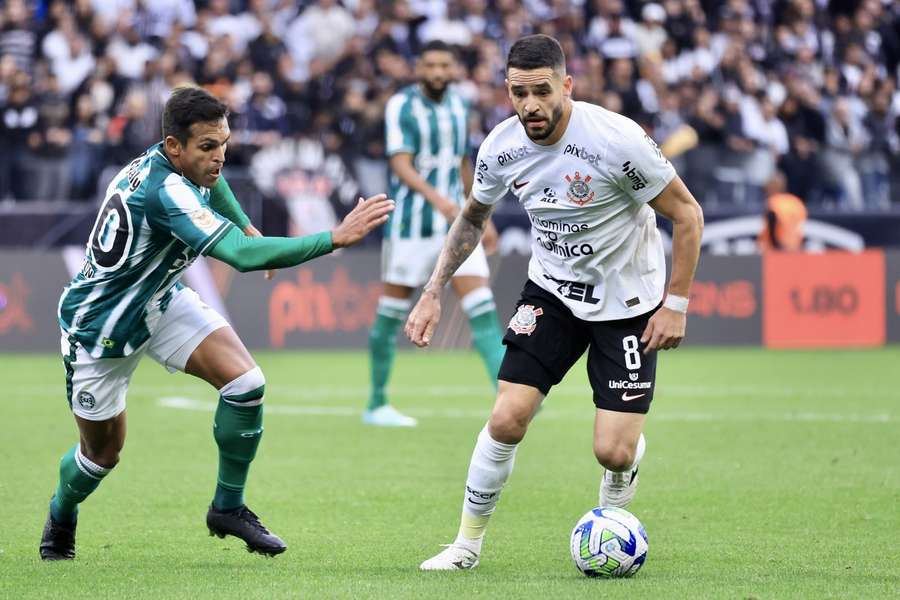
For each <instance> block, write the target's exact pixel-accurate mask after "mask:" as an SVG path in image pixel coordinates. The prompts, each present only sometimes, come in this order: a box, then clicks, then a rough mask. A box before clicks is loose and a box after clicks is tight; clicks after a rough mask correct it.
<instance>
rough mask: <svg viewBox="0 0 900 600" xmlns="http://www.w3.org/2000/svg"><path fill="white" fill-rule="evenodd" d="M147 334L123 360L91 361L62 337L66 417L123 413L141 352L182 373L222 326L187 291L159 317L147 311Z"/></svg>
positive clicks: (222, 321)
mask: <svg viewBox="0 0 900 600" xmlns="http://www.w3.org/2000/svg"><path fill="white" fill-rule="evenodd" d="M147 321H148V325H150V327H151V329H152V330H153V333H152V334H151V335H150V339H149V340H147V341H146V342H145V343H144V344H143V345H142V346H141V347H140V348H138V349H137V350H135V351H134V352H132V353H131V354H130V355H128V356H126V357H123V358H94V357H93V356H91V355H90V354H89V353H88V352H87V350H85V349H84V348H83V347H82V346H81V344H78V343H77V342H76V343H74V344H70V343H69V339H68V336H67V335H66V333H65V332H63V334H62V338H61V340H60V350H61V351H62V354H63V357H64V358H70V357H71V356H72V353H73V352H74V360H69V361H67V362H66V391H67V392H68V395H69V403H70V404H71V406H72V412H74V413H75V414H76V415H78V416H79V417H81V418H82V419H87V420H89V421H105V420H106V419H111V418H113V417H115V416H116V415H118V414H119V413H121V412H122V411H123V410H125V394H126V393H127V392H128V384H129V382H130V381H131V375H132V373H134V370H135V369H136V368H137V366H138V363H139V362H140V361H141V358H142V357H143V356H144V353H147V354H149V355H150V357H151V358H152V359H153V360H155V361H156V362H158V363H159V364H161V365H162V366H164V367H165V368H166V369H167V370H168V371H169V372H170V373H174V372H175V371H184V368H185V366H186V365H187V361H188V359H189V358H190V357H191V354H193V352H194V350H196V349H197V346H199V345H200V342H202V341H203V340H204V339H206V336H208V335H209V334H210V333H212V332H213V331H215V330H216V329H221V328H222V327H227V326H228V321H226V320H225V318H224V317H223V316H222V315H220V314H219V313H218V312H217V311H216V310H215V309H213V308H210V307H209V306H207V305H206V304H205V303H204V302H203V301H202V300H201V299H200V296H198V295H197V292H195V291H194V290H192V289H190V288H182V289H181V290H179V291H175V292H173V296H172V299H171V300H170V301H169V305H168V307H167V308H166V311H165V312H159V311H158V309H157V310H155V311H151V313H150V314H149V315H148V318H147Z"/></svg>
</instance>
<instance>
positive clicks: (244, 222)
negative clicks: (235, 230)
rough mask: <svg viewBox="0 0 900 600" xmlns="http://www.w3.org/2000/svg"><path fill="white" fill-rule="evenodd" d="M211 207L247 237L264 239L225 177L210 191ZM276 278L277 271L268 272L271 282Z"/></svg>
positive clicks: (267, 277)
mask: <svg viewBox="0 0 900 600" xmlns="http://www.w3.org/2000/svg"><path fill="white" fill-rule="evenodd" d="M209 205H210V206H211V207H212V209H213V210H215V211H216V212H217V213H219V214H220V215H222V216H223V217H225V218H226V219H228V220H229V221H231V222H232V223H234V224H235V225H237V226H238V227H239V228H240V229H241V231H243V232H244V235H246V236H247V237H263V234H262V233H260V231H259V229H257V228H256V227H254V226H253V224H252V223H251V222H250V217H248V216H247V213H245V212H244V209H242V208H241V205H240V203H239V202H238V200H237V198H235V196H234V192H233V191H231V186H230V185H228V182H227V181H225V178H224V177H219V180H218V181H217V182H216V185H215V186H213V188H212V189H211V190H210V191H209ZM274 276H275V271H272V270H267V271H266V279H269V280H271V279H272V278H273V277H274Z"/></svg>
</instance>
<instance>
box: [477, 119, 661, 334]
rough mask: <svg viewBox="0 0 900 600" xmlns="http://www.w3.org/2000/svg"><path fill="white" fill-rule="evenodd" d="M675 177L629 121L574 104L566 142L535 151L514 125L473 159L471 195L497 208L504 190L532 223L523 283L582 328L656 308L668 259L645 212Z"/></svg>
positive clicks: (494, 134)
mask: <svg viewBox="0 0 900 600" xmlns="http://www.w3.org/2000/svg"><path fill="white" fill-rule="evenodd" d="M674 177H675V169H674V168H673V167H672V165H671V163H669V161H668V160H666V158H665V157H664V156H663V155H662V152H660V150H659V148H658V147H657V145H656V144H655V143H654V141H653V140H652V139H651V138H650V137H649V136H648V135H646V134H645V133H644V130H643V129H641V127H640V126H639V125H638V124H637V123H635V122H634V121H632V120H631V119H629V118H627V117H624V116H622V115H619V114H617V113H614V112H611V111H608V110H606V109H604V108H601V107H599V106H595V105H593V104H589V103H587V102H572V116H571V118H570V120H569V123H568V126H567V127H566V132H565V134H563V136H562V139H560V140H559V142H557V143H556V144H553V145H552V146H541V145H539V144H536V143H534V142H532V141H531V139H529V137H528V135H526V133H525V129H524V127H522V125H521V123H520V122H519V119H518V117H516V116H513V117H510V118H509V119H507V120H505V121H503V122H502V123H500V124H499V125H497V127H495V128H494V130H493V131H491V133H490V134H489V135H488V136H487V138H486V139H485V141H484V143H483V144H482V145H481V148H480V149H479V151H478V159H477V164H476V169H475V183H474V185H473V187H472V194H473V196H474V198H475V200H477V201H478V202H481V203H483V204H494V203H496V202H498V201H500V200H501V199H502V198H503V197H504V196H505V195H506V192H507V190H510V191H512V193H513V194H514V195H515V196H516V197H517V198H518V199H519V202H520V203H521V204H522V205H523V206H524V207H525V210H526V211H527V212H528V218H529V220H530V221H531V233H532V242H531V261H530V262H529V265H528V277H529V278H530V279H531V280H532V281H533V282H534V283H536V284H538V285H539V286H541V287H542V288H544V289H545V290H547V291H548V292H550V293H552V294H554V295H555V296H556V297H558V298H559V299H560V300H562V301H563V302H564V303H565V305H566V306H568V307H569V309H570V310H571V311H572V314H574V315H575V316H576V317H578V318H581V319H584V320H587V321H610V320H614V319H626V318H629V317H634V316H637V315H640V314H643V313H645V312H647V311H649V310H651V309H652V308H654V307H655V306H656V305H657V304H659V303H660V302H661V301H662V298H663V292H664V288H665V281H666V265H665V254H664V251H663V245H662V239H661V238H660V235H659V231H658V230H657V229H656V213H655V212H654V211H653V209H651V208H650V207H649V206H647V202H649V201H651V200H653V199H654V198H655V197H656V196H657V195H659V193H660V192H661V191H662V190H663V188H665V187H666V185H668V183H669V182H670V181H672V179H673V178H674Z"/></svg>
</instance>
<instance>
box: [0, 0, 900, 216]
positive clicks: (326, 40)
mask: <svg viewBox="0 0 900 600" xmlns="http://www.w3.org/2000/svg"><path fill="white" fill-rule="evenodd" d="M535 32H541V33H546V34H549V35H553V36H555V37H557V38H558V39H559V40H560V43H561V44H562V46H563V48H564V49H565V52H566V55H567V67H568V69H569V71H570V72H571V73H572V74H573V75H575V77H576V81H577V85H576V88H575V90H574V97H575V98H576V99H579V100H586V101H589V102H596V103H599V104H601V105H603V106H606V107H607V108H610V109H612V110H616V111H619V112H623V113H625V114H627V115H628V116H630V117H632V118H634V119H636V120H637V121H638V122H639V123H640V124H641V125H642V126H643V127H644V128H645V129H646V130H647V132H648V134H650V135H651V136H653V137H654V138H655V139H656V140H657V141H658V142H660V143H661V144H662V145H663V147H664V148H665V149H666V152H667V154H669V155H670V156H671V158H672V159H673V160H675V161H676V162H678V163H679V164H678V168H679V173H681V175H682V177H683V178H684V179H685V180H686V181H687V182H688V183H689V185H690V186H691V189H692V191H694V193H695V194H696V195H697V197H698V199H699V200H700V201H701V202H703V203H706V204H710V203H714V202H718V203H719V205H720V206H722V207H723V208H729V207H730V208H734V207H743V208H744V209H746V210H753V211H756V210H759V208H760V206H761V202H762V200H763V198H764V194H763V185H764V184H765V182H766V181H767V180H768V179H769V177H770V176H771V175H772V173H773V169H774V168H775V165H776V164H777V165H778V167H779V168H780V169H782V170H783V171H784V173H785V177H786V186H787V189H788V190H789V191H790V192H791V193H793V194H794V195H796V196H798V197H800V198H803V200H804V201H806V202H809V203H810V204H811V205H814V206H818V205H820V204H822V203H823V202H824V203H825V204H829V205H833V206H834V207H835V208H838V209H845V208H846V209H848V210H850V209H853V210H859V209H861V208H865V209H868V210H884V209H888V208H891V207H892V206H897V205H896V204H894V203H892V202H891V198H893V197H897V196H898V189H900V175H898V172H900V154H898V153H900V148H898V143H897V122H898V121H897V115H898V114H900V94H898V93H897V90H896V77H897V76H898V70H897V69H898V64H900V5H897V3H896V2H894V3H891V2H888V1H886V0H852V1H849V0H841V1H840V2H837V1H835V2H825V1H824V0H818V1H817V0H775V1H774V2H768V1H764V0H719V1H713V0H641V1H636V0H627V1H626V0H524V1H519V0H494V1H492V2H483V1H481V0H454V1H452V2H445V1H442V0H397V1H396V2H383V1H378V0H304V1H303V2H296V1H292V0H203V1H202V2H190V1H184V0H70V1H64V0H44V1H42V2H37V1H35V0H7V1H6V2H5V3H3V4H2V9H0V111H2V114H3V115H7V116H9V119H10V120H9V122H8V123H6V122H5V123H4V124H3V128H2V130H0V132H2V134H3V138H2V139H0V142H2V143H0V154H2V157H8V158H5V160H3V164H2V166H0V196H3V197H9V196H13V197H15V198H24V197H31V196H33V194H34V191H35V190H34V189H32V190H20V189H13V188H14V187H16V186H17V185H18V186H19V187H21V185H20V183H21V182H22V181H24V180H22V179H21V178H19V179H16V178H15V177H13V176H12V175H11V174H12V173H13V172H14V171H16V170H17V169H20V168H33V167H34V165H29V160H31V159H30V158H25V157H26V155H27V156H30V155H28V154H27V153H26V154H21V153H20V154H18V155H16V154H15V153H14V151H13V149H15V148H18V147H19V146H20V145H21V144H23V143H24V144H25V146H26V147H27V146H28V144H27V139H28V138H29V137H30V133H32V132H34V133H39V132H38V131H37V130H38V129H40V130H41V131H42V132H43V133H39V136H40V135H43V134H48V133H50V131H49V129H48V130H46V131H45V130H44V123H45V121H42V124H41V125H40V126H39V125H38V124H37V122H36V121H34V122H32V123H31V124H30V125H26V123H27V119H25V118H24V117H26V116H27V115H28V114H31V111H29V110H28V108H29V107H31V108H34V109H35V110H36V109H37V106H36V104H35V100H34V99H33V98H34V97H39V98H40V100H39V103H40V104H41V106H44V107H45V109H47V108H48V107H49V106H50V104H45V102H48V101H49V100H47V98H49V97H50V96H52V95H53V94H56V95H57V96H61V97H62V98H63V100H64V102H63V103H64V104H67V106H68V108H69V110H70V111H71V115H70V117H69V118H68V121H67V125H64V126H59V124H57V125H54V126H53V127H52V128H50V129H52V130H53V131H54V132H55V133H54V134H53V135H51V136H50V137H53V138H55V137H56V136H57V134H58V133H60V132H62V131H63V130H68V128H71V145H72V147H71V148H69V149H68V154H67V156H69V157H71V158H72V159H73V160H74V159H76V158H77V159H79V160H80V159H82V158H83V159H85V160H86V161H87V162H89V163H91V165H93V164H94V162H95V159H96V160H99V161H100V162H101V163H102V166H104V167H105V166H107V165H111V164H116V163H117V162H119V161H121V160H123V159H125V160H127V159H128V158H130V156H128V155H129V154H134V153H136V152H140V151H141V150H143V148H144V147H146V146H147V145H149V144H151V143H153V141H156V140H155V139H154V138H155V137H156V136H158V135H159V124H158V120H159V110H160V107H161V104H162V102H163V101H164V100H165V98H166V96H167V95H168V93H169V91H170V90H171V88H172V87H173V86H175V85H179V84H182V83H188V82H196V83H198V84H200V85H203V86H205V87H206V88H207V89H209V90H210V91H211V92H213V93H214V94H216V95H218V96H219V97H221V98H223V99H224V100H226V101H227V102H228V103H229V106H230V107H231V108H232V111H233V115H234V118H233V119H232V124H231V125H232V130H233V136H234V137H233V139H234V142H235V143H234V144H233V145H232V147H231V149H230V156H229V162H230V163H231V164H232V165H235V164H237V165H242V164H246V163H247V162H248V161H249V160H251V156H252V154H253V152H255V149H256V148H262V147H265V146H266V145H268V144H270V143H272V142H273V141H276V140H277V139H281V140H284V139H285V138H286V137H295V136H297V135H298V134H302V135H304V136H307V137H309V138H310V139H312V138H315V139H316V141H318V142H321V143H322V145H323V147H324V148H325V149H326V151H328V152H334V153H337V154H340V156H341V157H342V158H343V159H344V160H345V161H346V162H347V165H348V167H349V168H351V169H352V170H354V171H355V172H356V173H357V174H358V176H359V177H360V179H361V180H363V185H367V183H368V182H377V181H380V179H379V178H378V177H377V176H376V173H378V172H379V169H383V166H384V157H383V156H382V155H381V154H380V152H381V142H380V140H379V138H380V137H382V136H381V133H380V132H379V131H378V130H379V128H380V127H381V124H380V117H379V116H378V115H380V114H382V113H383V109H384V103H385V101H386V99H387V98H388V97H390V95H391V94H392V93H393V92H394V91H396V89H397V88H399V87H400V86H402V85H405V84H406V83H407V82H409V81H410V78H411V75H412V59H413V56H414V55H415V52H416V50H417V49H418V48H419V47H420V45H421V44H422V42H423V40H427V39H431V38H435V37H440V38H441V39H445V40H448V41H451V42H455V43H457V44H459V45H461V47H460V48H459V54H460V58H461V60H460V68H461V69H462V71H461V72H460V74H459V76H458V77H457V79H458V81H459V91H460V93H461V95H463V97H464V98H466V100H467V101H469V102H471V104H472V111H471V115H472V116H471V122H470V124H469V127H470V129H471V131H470V139H471V140H472V142H473V144H475V147H476V148H477V145H478V144H479V143H480V141H481V140H483V138H484V136H485V135H486V134H487V132H488V131H489V130H490V129H491V128H492V127H494V126H495V125H496V124H497V123H499V122H500V121H502V120H504V119H505V118H507V117H508V116H509V115H510V114H512V111H511V108H510V105H509V101H508V98H507V92H506V89H505V84H504V79H505V57H506V53H507V51H508V50H509V47H510V45H511V44H512V43H513V41H514V40H515V39H516V38H518V37H520V36H522V35H526V34H530V33H535ZM259 74H262V76H261V77H257V75H259ZM22 76H25V77H30V79H29V80H28V81H29V84H28V85H29V86H30V89H29V90H27V91H26V90H24V89H23V88H22V87H21V85H19V86H18V87H17V88H16V91H15V92H14V91H13V88H14V87H16V86H14V82H16V81H21V77H22ZM51 76H52V77H51ZM51 79H53V80H54V81H52V82H51V81H50V80H51ZM49 86H54V87H55V89H56V91H55V92H53V93H52V94H49V95H48V87H49ZM260 90H267V91H265V92H264V93H263V92H261V91H260ZM13 96H15V100H13ZM84 97H89V98H90V102H89V101H88V100H87V98H84ZM23 99H24V102H25V104H24V105H23V104H22V102H23ZM52 104H54V105H56V104H59V101H58V99H57V100H54V101H53V103H52ZM89 107H93V116H92V117H91V116H88V115H89V113H90V112H91V111H90V110H89ZM51 112H52V111H51ZM826 124H827V125H826ZM35 128H37V129H35ZM98 128H99V129H101V130H102V131H103V132H104V135H103V138H104V139H103V143H102V144H100V145H96V144H94V143H93V141H92V140H94V139H95V138H96V131H97V130H98ZM23 130H27V131H28V132H29V134H28V135H25V136H24V137H23V135H22V134H23ZM35 139H36V138H35ZM60 139H61V138H60ZM23 140H24V141H23ZM241 141H247V142H248V145H247V146H246V147H244V148H242V147H241V143H240V142H241ZM51 146H52V145H51ZM51 146H47V140H43V141H42V142H41V144H39V145H38V146H36V147H35V148H34V150H35V151H37V150H38V147H39V149H40V152H41V155H40V156H41V157H42V158H41V160H43V159H45V158H47V157H48V156H49V155H52V154H54V151H55V149H53V148H52V147H51ZM27 152H31V150H28V151H27ZM48 153H49V154H48ZM98 153H99V158H98V156H97V155H98ZM88 157H89V158H88ZM45 162H46V161H45ZM42 165H43V166H46V165H44V164H43V163H42ZM43 166H42V168H43ZM70 167H71V165H70ZM72 168H73V169H74V167H72ZM86 168H88V169H92V168H93V167H86ZM79 172H81V171H80V170H79ZM363 174H365V175H363ZM89 179H90V178H87V179H83V178H80V177H78V176H77V175H76V176H75V179H73V181H72V183H73V185H74V188H73V190H74V191H73V193H74V194H76V195H78V196H82V195H87V196H90V195H91V191H90V190H87V189H85V187H84V186H88V187H90V186H91V184H90V182H89ZM20 192H21V193H24V194H25V195H24V196H23V195H21V194H20ZM53 193H54V194H55V193H56V192H53Z"/></svg>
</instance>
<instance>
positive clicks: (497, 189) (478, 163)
mask: <svg viewBox="0 0 900 600" xmlns="http://www.w3.org/2000/svg"><path fill="white" fill-rule="evenodd" d="M488 146H489V144H488V143H487V142H485V143H484V144H481V147H480V148H479V149H478V157H477V158H476V159H475V174H474V175H475V176H474V180H473V181H472V197H473V198H475V200H477V201H478V202H481V203H482V204H496V203H498V202H500V200H502V199H503V197H504V196H505V195H506V187H505V186H504V185H503V180H502V179H501V178H500V177H498V176H497V174H496V173H495V172H494V171H492V170H491V167H490V165H494V162H493V157H492V156H491V151H490V148H489V147H488ZM495 168H496V167H495Z"/></svg>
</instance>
